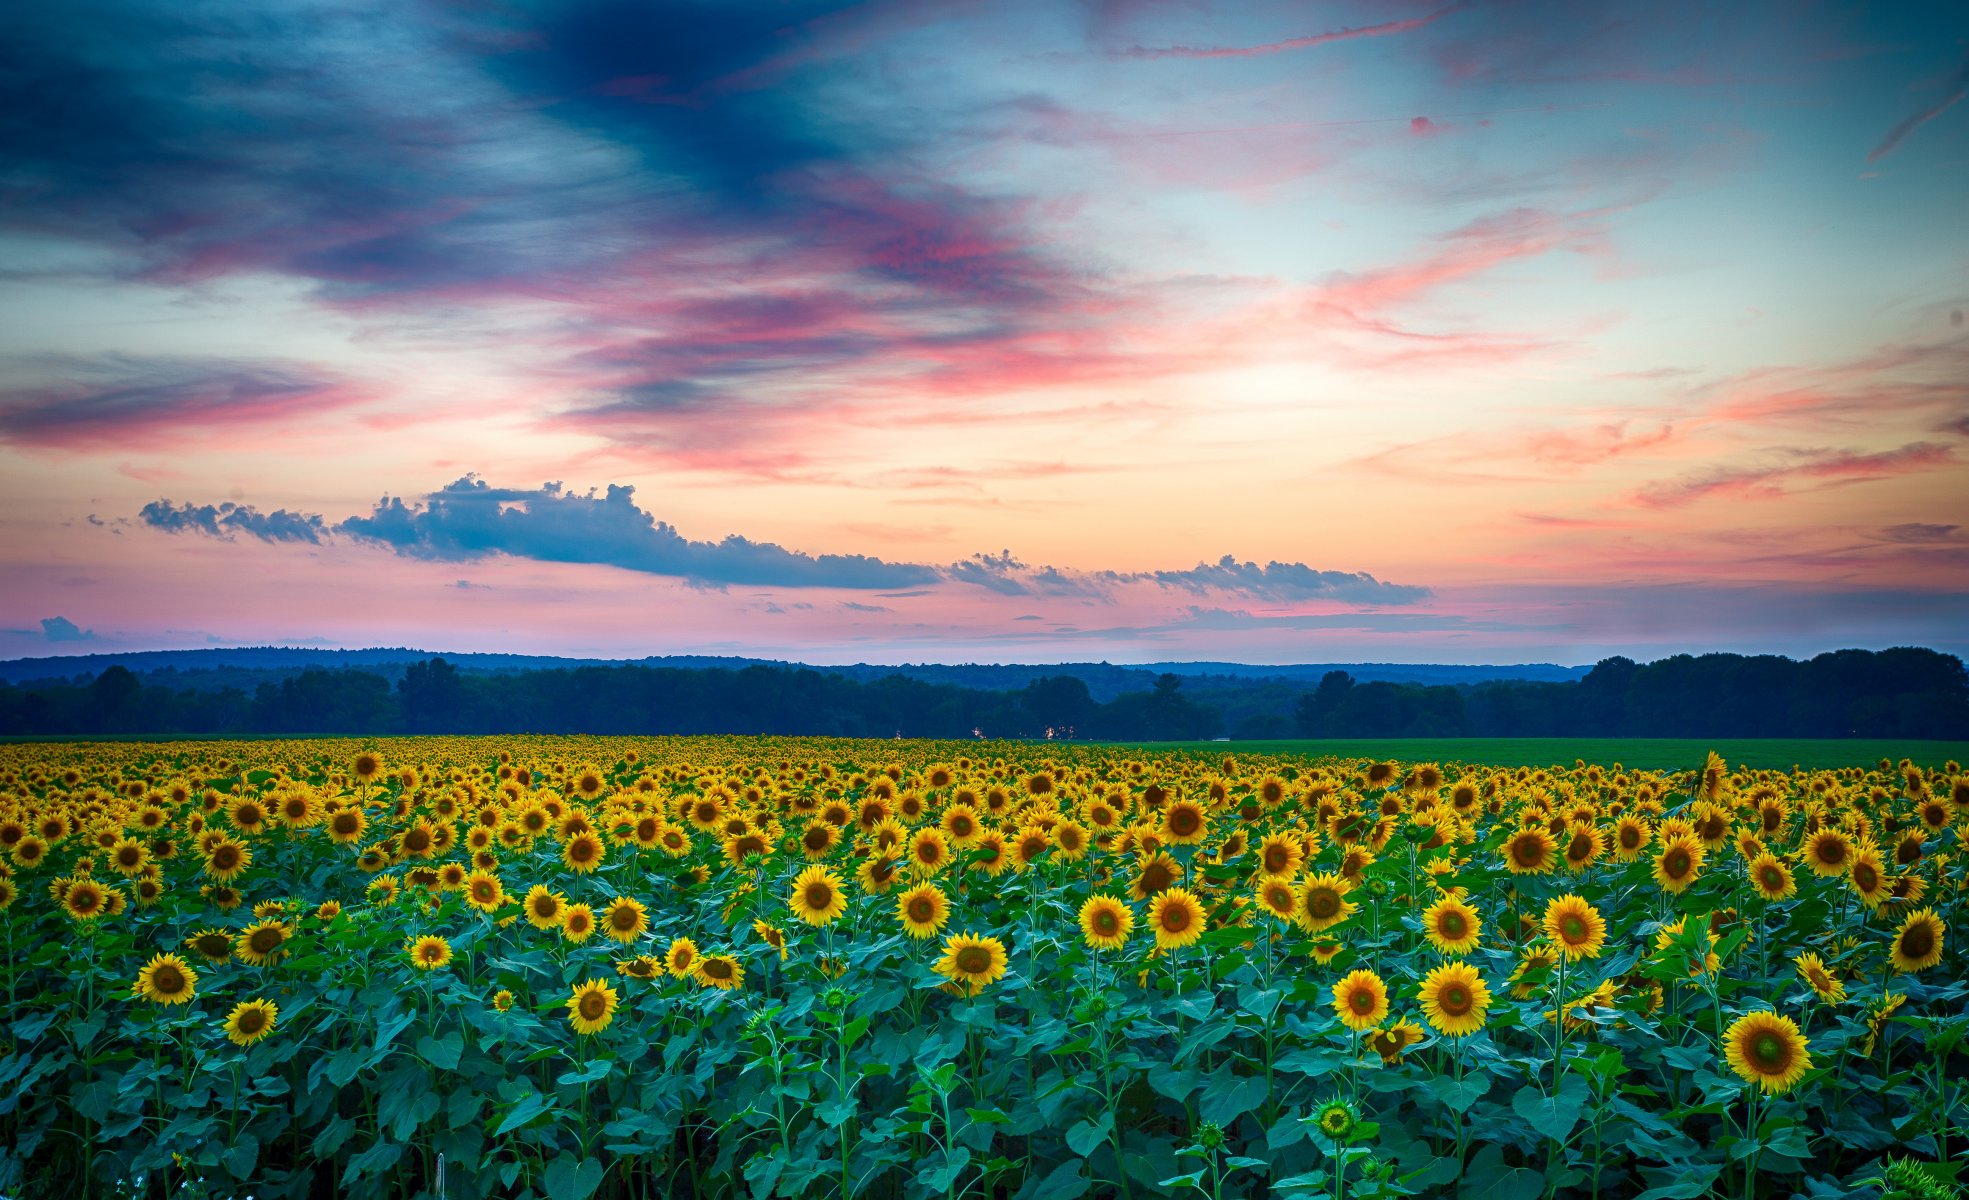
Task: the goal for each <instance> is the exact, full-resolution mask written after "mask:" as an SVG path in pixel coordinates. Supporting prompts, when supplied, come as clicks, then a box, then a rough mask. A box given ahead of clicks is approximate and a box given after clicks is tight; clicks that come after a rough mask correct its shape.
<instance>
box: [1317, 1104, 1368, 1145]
mask: <svg viewBox="0 0 1969 1200" xmlns="http://www.w3.org/2000/svg"><path fill="white" fill-rule="evenodd" d="M1313 1123H1314V1124H1315V1125H1317V1126H1319V1131H1320V1132H1321V1133H1323V1134H1325V1135H1326V1136H1327V1137H1328V1138H1329V1139H1331V1140H1332V1141H1335V1142H1345V1141H1346V1140H1348V1139H1349V1138H1351V1137H1353V1136H1354V1130H1355V1129H1356V1128H1357V1127H1358V1126H1359V1125H1360V1117H1359V1115H1358V1114H1356V1113H1355V1112H1354V1106H1353V1105H1351V1104H1349V1103H1347V1102H1346V1101H1345V1100H1343V1099H1341V1098H1339V1097H1337V1096H1336V1097H1334V1098H1333V1099H1331V1100H1328V1101H1327V1102H1326V1103H1325V1104H1322V1105H1320V1106H1319V1110H1318V1111H1317V1112H1315V1113H1314V1114H1313Z"/></svg>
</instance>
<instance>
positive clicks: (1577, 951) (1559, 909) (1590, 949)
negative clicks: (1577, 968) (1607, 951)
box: [1545, 893, 1607, 962]
mask: <svg viewBox="0 0 1969 1200" xmlns="http://www.w3.org/2000/svg"><path fill="white" fill-rule="evenodd" d="M1545 936H1546V937H1548V938H1550V939H1551V940H1552V945H1553V946H1554V947H1555V948H1557V949H1558V951H1559V952H1560V953H1561V954H1564V955H1565V956H1566V957H1567V958H1568V959H1571V960H1573V961H1575V962H1576V961H1578V960H1579V959H1582V958H1598V957H1599V956H1600V951H1601V950H1602V949H1604V948H1605V947H1606V944H1607V922H1606V919H1605V918H1604V917H1602V916H1601V915H1600V910H1599V909H1597V908H1595V907H1593V906H1592V905H1591V904H1589V903H1587V902H1586V899H1585V897H1583V896H1577V895H1573V894H1570V893H1568V894H1567V895H1564V896H1559V897H1557V898H1555V899H1553V900H1552V901H1550V902H1549V903H1547V904H1546V906H1545Z"/></svg>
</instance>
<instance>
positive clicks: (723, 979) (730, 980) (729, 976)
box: [696, 954, 745, 992]
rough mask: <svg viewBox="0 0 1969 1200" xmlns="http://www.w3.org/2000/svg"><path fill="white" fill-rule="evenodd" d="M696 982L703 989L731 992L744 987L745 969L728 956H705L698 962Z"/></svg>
mask: <svg viewBox="0 0 1969 1200" xmlns="http://www.w3.org/2000/svg"><path fill="white" fill-rule="evenodd" d="M696 974H697V982H698V983H699V984H700V985H701V986H704V987H708V988H717V989H719V990H720V991H727V992H728V991H731V990H732V989H733V988H739V987H744V986H745V968H744V967H742V966H740V965H739V963H738V960H737V959H735V958H733V957H732V956H731V955H729V954H707V955H705V956H704V957H703V958H702V959H700V960H699V961H698V964H697V972H696Z"/></svg>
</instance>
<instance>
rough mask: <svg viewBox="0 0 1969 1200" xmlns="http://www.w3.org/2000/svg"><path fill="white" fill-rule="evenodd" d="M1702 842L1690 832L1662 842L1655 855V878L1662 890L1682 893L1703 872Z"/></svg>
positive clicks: (1670, 892)
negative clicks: (1659, 850) (1659, 849)
mask: <svg viewBox="0 0 1969 1200" xmlns="http://www.w3.org/2000/svg"><path fill="white" fill-rule="evenodd" d="M1702 859H1703V848H1702V843H1701V842H1700V841H1697V840H1696V838H1695V837H1693V836H1692V835H1689V834H1677V835H1675V836H1674V837H1671V838H1669V839H1668V840H1667V841H1665V842H1663V843H1662V847H1661V852H1660V853H1659V854H1657V855H1655V865H1654V878H1655V883H1656V884H1657V885H1658V886H1659V887H1660V888H1661V890H1662V891H1664V892H1667V893H1669V894H1670V895H1680V894H1681V893H1683V892H1686V891H1688V890H1689V885H1690V884H1692V883H1694V882H1695V881H1696V876H1698V875H1700V874H1702Z"/></svg>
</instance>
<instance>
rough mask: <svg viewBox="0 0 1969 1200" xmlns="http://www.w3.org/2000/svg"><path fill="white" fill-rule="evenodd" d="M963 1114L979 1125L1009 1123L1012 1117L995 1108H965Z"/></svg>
mask: <svg viewBox="0 0 1969 1200" xmlns="http://www.w3.org/2000/svg"><path fill="white" fill-rule="evenodd" d="M964 1115H965V1116H967V1117H969V1118H971V1120H972V1121H974V1122H976V1123H977V1124H980V1125H1009V1124H1011V1123H1012V1118H1010V1117H1008V1116H1006V1115H1005V1114H1004V1113H1002V1112H999V1111H998V1110H997V1109H995V1108H967V1109H965V1110H964Z"/></svg>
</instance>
